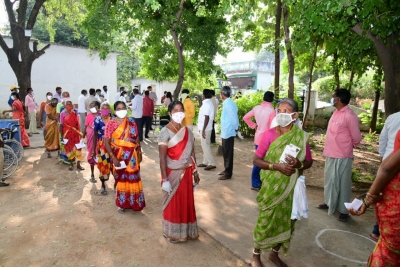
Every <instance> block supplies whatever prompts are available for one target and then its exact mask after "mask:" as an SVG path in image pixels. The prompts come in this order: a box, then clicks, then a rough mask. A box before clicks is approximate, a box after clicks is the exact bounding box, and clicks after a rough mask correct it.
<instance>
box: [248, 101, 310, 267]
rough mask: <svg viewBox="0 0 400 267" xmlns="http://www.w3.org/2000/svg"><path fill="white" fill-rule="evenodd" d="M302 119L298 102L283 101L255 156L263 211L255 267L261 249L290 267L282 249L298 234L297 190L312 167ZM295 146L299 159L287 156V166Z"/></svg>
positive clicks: (256, 235) (256, 230) (256, 237)
mask: <svg viewBox="0 0 400 267" xmlns="http://www.w3.org/2000/svg"><path fill="white" fill-rule="evenodd" d="M298 116H299V113H298V105H297V102H295V101H293V100H292V99H283V100H282V101H281V102H280V103H279V104H278V108H277V115H276V117H275V119H273V120H272V123H271V129H269V130H268V131H266V132H265V133H264V134H263V137H262V139H261V141H260V144H259V146H258V149H257V151H256V152H255V155H254V160H253V163H254V165H256V166H258V167H260V168H261V169H262V170H265V171H262V172H261V181H262V185H261V189H260V191H259V193H258V195H257V202H258V206H259V209H260V213H259V215H258V220H257V223H256V226H255V228H254V235H253V237H254V250H253V261H252V265H251V266H252V267H261V266H263V264H262V263H261V259H260V253H261V250H267V249H270V250H271V252H270V253H269V260H271V261H272V262H274V263H275V264H276V266H278V267H283V266H287V265H286V264H285V263H284V262H283V261H282V260H281V259H280V258H279V256H278V251H279V250H280V248H281V247H282V249H283V250H284V251H287V249H288V247H289V242H290V238H291V235H292V232H293V231H294V222H295V221H294V220H291V213H292V204H293V193H294V187H295V184H296V181H297V178H298V176H299V171H300V172H302V170H305V169H308V168H310V167H311V165H312V157H311V151H310V146H309V144H308V138H309V134H308V133H306V132H304V131H303V130H301V129H300V128H299V127H298V126H297V125H295V123H294V122H295V121H296V120H297V118H298ZM289 144H293V145H295V146H297V147H299V148H300V151H299V152H298V155H297V157H296V158H295V157H292V156H289V155H287V156H286V157H285V161H286V163H282V162H280V157H281V155H282V153H283V151H284V149H285V147H286V145H289Z"/></svg>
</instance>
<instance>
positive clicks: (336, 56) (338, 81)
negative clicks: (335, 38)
mask: <svg viewBox="0 0 400 267" xmlns="http://www.w3.org/2000/svg"><path fill="white" fill-rule="evenodd" d="M337 60H338V54H337V52H335V53H334V54H333V65H334V69H333V72H334V76H335V84H336V89H339V88H340V76H339V67H338V65H337Z"/></svg>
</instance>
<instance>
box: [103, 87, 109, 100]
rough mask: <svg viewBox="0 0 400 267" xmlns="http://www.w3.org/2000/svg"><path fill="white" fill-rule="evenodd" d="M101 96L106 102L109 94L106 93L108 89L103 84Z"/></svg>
mask: <svg viewBox="0 0 400 267" xmlns="http://www.w3.org/2000/svg"><path fill="white" fill-rule="evenodd" d="M103 92H104V93H103V98H104V101H106V102H108V101H109V100H110V96H109V94H108V89H107V85H104V86H103Z"/></svg>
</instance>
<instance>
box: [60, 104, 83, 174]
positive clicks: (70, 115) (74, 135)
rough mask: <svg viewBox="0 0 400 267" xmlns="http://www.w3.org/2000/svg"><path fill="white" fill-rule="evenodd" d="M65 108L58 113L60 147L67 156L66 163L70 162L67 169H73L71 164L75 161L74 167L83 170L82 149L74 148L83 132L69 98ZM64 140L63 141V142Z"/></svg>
mask: <svg viewBox="0 0 400 267" xmlns="http://www.w3.org/2000/svg"><path fill="white" fill-rule="evenodd" d="M64 107H65V109H64V110H63V111H62V112H61V113H60V133H61V136H60V141H61V142H62V143H61V149H62V150H64V152H65V155H66V156H67V159H68V162H65V163H67V164H71V166H70V167H69V170H70V171H72V170H73V169H74V167H73V164H74V162H75V161H77V164H76V168H77V169H78V170H84V168H82V166H81V160H82V153H81V150H82V149H78V148H76V146H75V145H76V144H79V143H80V139H81V137H82V136H83V134H82V133H81V132H80V125H79V117H78V114H76V113H75V111H74V106H73V105H72V102H71V101H70V100H68V101H66V102H65V106H64ZM64 139H67V140H68V141H64ZM63 141H64V142H63Z"/></svg>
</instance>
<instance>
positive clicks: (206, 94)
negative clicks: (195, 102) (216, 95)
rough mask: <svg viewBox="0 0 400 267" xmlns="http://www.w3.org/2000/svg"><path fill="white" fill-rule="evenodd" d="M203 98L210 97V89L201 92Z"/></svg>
mask: <svg viewBox="0 0 400 267" xmlns="http://www.w3.org/2000/svg"><path fill="white" fill-rule="evenodd" d="M203 96H204V98H205V99H210V98H211V97H212V95H211V90H210V89H204V90H203Z"/></svg>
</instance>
